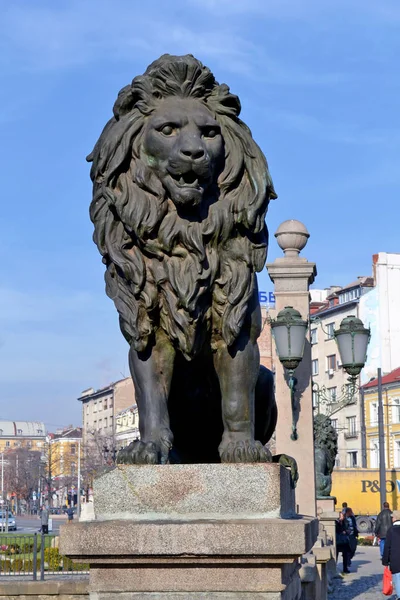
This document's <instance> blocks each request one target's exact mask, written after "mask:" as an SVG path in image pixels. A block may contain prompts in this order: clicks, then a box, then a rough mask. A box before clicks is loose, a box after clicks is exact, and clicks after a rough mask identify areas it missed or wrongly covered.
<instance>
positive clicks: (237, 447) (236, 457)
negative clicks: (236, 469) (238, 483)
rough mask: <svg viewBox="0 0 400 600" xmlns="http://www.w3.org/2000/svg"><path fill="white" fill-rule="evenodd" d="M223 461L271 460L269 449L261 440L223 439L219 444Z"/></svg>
mask: <svg viewBox="0 0 400 600" xmlns="http://www.w3.org/2000/svg"><path fill="white" fill-rule="evenodd" d="M219 455H220V457H221V462H227V463H252V462H271V460H272V456H271V453H270V451H269V450H267V448H265V447H264V446H263V445H262V444H261V442H256V441H255V440H233V441H232V440H231V441H227V442H225V441H222V442H221V444H220V446H219Z"/></svg>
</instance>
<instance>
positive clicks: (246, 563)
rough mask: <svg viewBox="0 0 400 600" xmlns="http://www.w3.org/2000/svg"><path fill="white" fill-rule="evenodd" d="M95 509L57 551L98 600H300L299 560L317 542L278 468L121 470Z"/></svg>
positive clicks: (99, 490)
mask: <svg viewBox="0 0 400 600" xmlns="http://www.w3.org/2000/svg"><path fill="white" fill-rule="evenodd" d="M280 507H282V508H280ZM94 509H95V515H96V520H95V521H91V522H86V523H73V524H72V525H69V526H63V527H62V528H61V548H60V551H61V552H62V553H63V554H65V555H67V556H70V557H71V558H75V559H78V560H80V561H82V560H84V561H85V562H89V563H90V585H89V589H90V594H91V598H93V599H96V600H114V599H116V600H117V599H120V600H146V599H147V600H156V599H157V600H158V599H160V600H162V599H168V600H177V599H182V600H200V599H202V600H206V599H207V600H208V599H210V600H217V599H218V600H253V599H254V600H300V597H301V584H300V578H299V560H298V559H299V557H300V556H301V555H302V554H304V553H305V552H307V551H308V550H309V549H310V548H311V547H312V545H313V544H314V542H315V540H316V538H317V535H318V521H317V520H316V519H313V518H311V517H305V518H299V517H298V516H296V515H295V514H294V510H293V509H294V495H293V490H292V488H291V485H290V476H289V473H288V471H286V470H285V469H283V468H282V467H280V466H279V465H276V464H251V465H162V466H150V465H149V466H129V467H123V468H118V469H116V470H114V471H113V472H111V473H109V474H107V475H105V476H103V477H101V478H100V479H99V480H98V481H97V482H96V485H95V492H94ZM113 515H114V518H113Z"/></svg>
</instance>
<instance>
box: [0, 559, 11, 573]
mask: <svg viewBox="0 0 400 600" xmlns="http://www.w3.org/2000/svg"><path fill="white" fill-rule="evenodd" d="M0 569H1V572H2V573H10V572H11V560H2V561H0Z"/></svg>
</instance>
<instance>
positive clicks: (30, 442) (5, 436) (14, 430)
mask: <svg viewBox="0 0 400 600" xmlns="http://www.w3.org/2000/svg"><path fill="white" fill-rule="evenodd" d="M45 442H46V427H45V425H44V423H42V422H41V421H0V452H8V451H10V450H16V449H17V448H24V449H27V450H37V451H38V452H42V451H43V447H44V444H45Z"/></svg>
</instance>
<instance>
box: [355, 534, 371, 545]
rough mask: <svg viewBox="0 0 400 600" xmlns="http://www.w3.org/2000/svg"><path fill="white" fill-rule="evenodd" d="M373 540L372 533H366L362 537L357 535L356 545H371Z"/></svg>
mask: <svg viewBox="0 0 400 600" xmlns="http://www.w3.org/2000/svg"><path fill="white" fill-rule="evenodd" d="M373 541H374V537H373V536H372V535H366V536H364V537H362V536H359V538H358V545H359V546H372V542H373Z"/></svg>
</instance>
